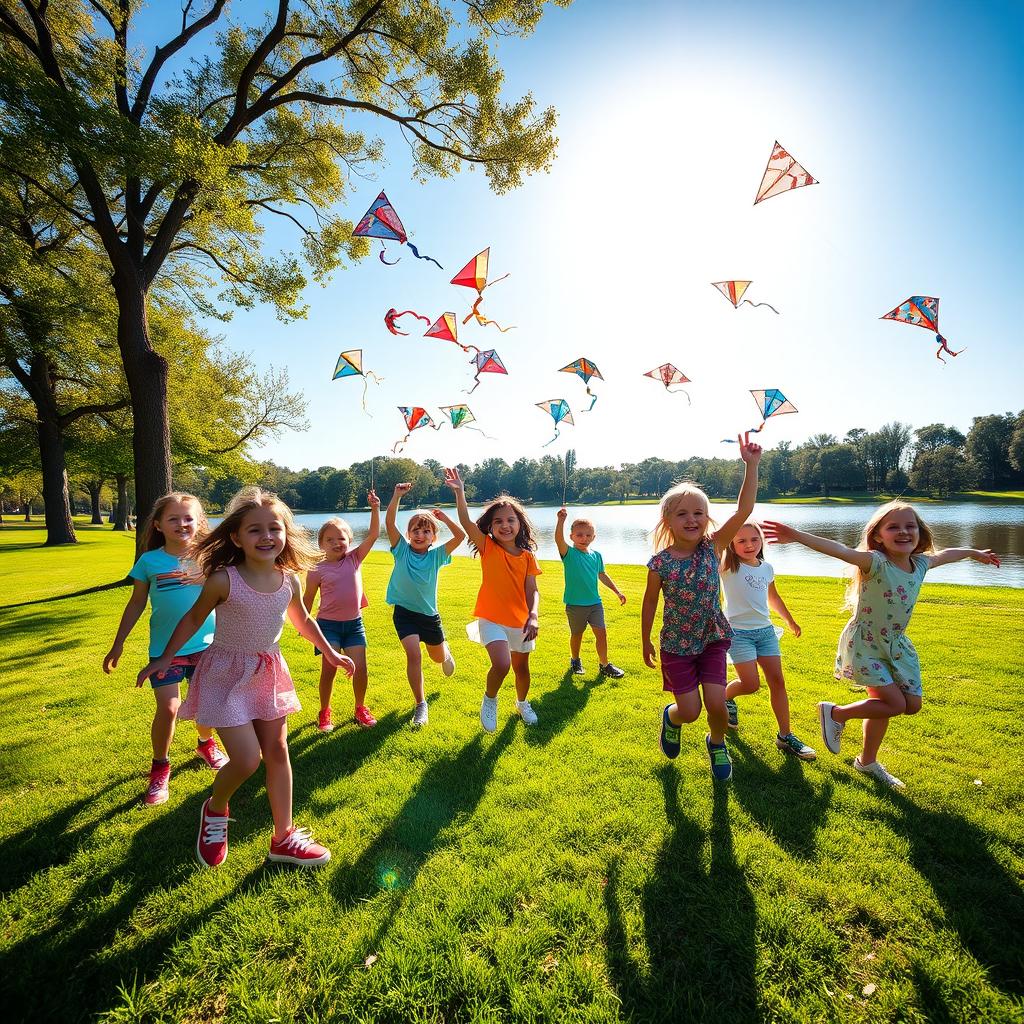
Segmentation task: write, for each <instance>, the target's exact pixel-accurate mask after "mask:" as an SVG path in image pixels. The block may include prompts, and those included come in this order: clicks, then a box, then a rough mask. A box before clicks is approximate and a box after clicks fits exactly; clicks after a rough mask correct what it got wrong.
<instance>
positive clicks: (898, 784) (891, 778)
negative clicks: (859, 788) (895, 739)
mask: <svg viewBox="0 0 1024 1024" xmlns="http://www.w3.org/2000/svg"><path fill="white" fill-rule="evenodd" d="M853 767H854V768H856V769H857V771H859V772H862V773H863V774H864V775H870V776H871V778H873V779H874V780H875V781H876V782H881V783H884V784H885V785H886V786H892V788H893V789H906V786H905V785H904V784H903V781H902V780H901V779H897V778H896V776H895V775H890V774H889V772H887V771H886V770H885V765H884V764H882V762H881V761H872V762H871V764H863V763H862V762H861V759H860V757H855V758H854V759H853Z"/></svg>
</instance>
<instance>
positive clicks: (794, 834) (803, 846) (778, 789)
mask: <svg viewBox="0 0 1024 1024" xmlns="http://www.w3.org/2000/svg"><path fill="white" fill-rule="evenodd" d="M729 743H730V747H731V749H732V751H733V755H734V759H735V762H736V767H735V770H734V771H733V775H732V786H733V791H734V792H735V793H736V799H737V800H738V801H739V802H740V804H741V805H742V806H743V809H744V810H745V811H746V812H747V814H749V815H750V816H751V817H752V818H753V819H754V820H755V821H756V822H757V823H758V825H759V826H760V827H761V829H762V830H763V831H764V832H766V833H768V834H769V835H770V836H771V837H772V838H773V839H774V840H775V841H776V842H777V843H778V844H779V845H780V846H781V847H783V849H785V850H786V852H787V853H789V854H790V855H792V856H794V857H799V858H801V859H808V858H811V857H813V856H814V854H815V849H816V839H817V834H818V831H819V829H821V828H822V826H823V825H824V823H825V819H826V818H827V817H828V811H829V806H830V805H831V803H832V782H831V781H830V780H828V779H824V780H823V781H820V784H819V785H817V786H816V785H815V784H814V783H813V782H812V781H811V780H810V779H809V778H808V776H807V774H806V773H807V772H808V771H810V772H814V771H815V769H814V767H813V765H814V762H813V761H809V762H802V761H800V759H799V758H797V757H794V756H793V755H792V754H786V753H784V752H783V751H781V750H780V751H779V755H778V756H779V758H780V760H781V762H782V763H781V764H780V765H779V767H778V768H775V767H773V766H772V765H770V764H769V763H768V762H767V761H765V760H763V759H762V758H760V757H758V755H757V754H756V753H754V751H753V750H752V749H751V747H750V746H748V745H747V743H746V742H745V741H744V740H743V738H742V737H741V736H739V735H737V734H735V733H733V734H732V735H731V736H730V737H729ZM818 778H819V780H820V779H821V773H820V772H819V773H818Z"/></svg>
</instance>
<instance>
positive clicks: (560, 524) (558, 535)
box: [555, 508, 569, 558]
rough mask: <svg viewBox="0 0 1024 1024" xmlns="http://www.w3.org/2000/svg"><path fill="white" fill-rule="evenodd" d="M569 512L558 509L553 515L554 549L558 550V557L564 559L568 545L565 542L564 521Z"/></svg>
mask: <svg viewBox="0 0 1024 1024" xmlns="http://www.w3.org/2000/svg"><path fill="white" fill-rule="evenodd" d="M568 515H569V510H568V509H565V508H560V509H559V510H558V512H557V513H556V515H555V547H556V548H558V557H559V558H565V553H566V552H567V551H568V550H569V545H568V544H566V542H565V520H566V517H567V516H568Z"/></svg>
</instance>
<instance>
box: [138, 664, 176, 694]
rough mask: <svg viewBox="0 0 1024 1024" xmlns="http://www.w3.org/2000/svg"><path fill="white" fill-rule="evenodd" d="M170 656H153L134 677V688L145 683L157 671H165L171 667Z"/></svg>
mask: <svg viewBox="0 0 1024 1024" xmlns="http://www.w3.org/2000/svg"><path fill="white" fill-rule="evenodd" d="M172 660H173V659H172V658H154V659H153V660H152V661H151V662H150V663H149V664H148V665H147V666H146V667H145V668H144V669H143V670H142V671H141V672H140V673H139V674H138V676H137V677H136V679H135V688H136V689H138V688H139V687H140V686H145V685H146V680H147V679H148V678H149V677H150V676H151V675H154V674H156V673H157V672H166V671H167V670H168V669H169V668H170V667H171V661H172Z"/></svg>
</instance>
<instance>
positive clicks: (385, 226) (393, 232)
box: [352, 192, 444, 270]
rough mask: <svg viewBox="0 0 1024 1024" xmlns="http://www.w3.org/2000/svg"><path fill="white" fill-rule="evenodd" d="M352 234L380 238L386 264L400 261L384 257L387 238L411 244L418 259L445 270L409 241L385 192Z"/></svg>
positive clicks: (389, 264) (382, 259)
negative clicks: (422, 254)
mask: <svg viewBox="0 0 1024 1024" xmlns="http://www.w3.org/2000/svg"><path fill="white" fill-rule="evenodd" d="M352 234H353V235H358V236H359V237H361V238H379V239H380V240H381V244H380V252H379V253H377V255H378V257H380V261H381V263H383V264H385V266H388V267H393V266H394V265H395V264H396V263H397V262H398V260H386V259H384V253H385V247H384V241H385V240H387V241H389V242H398V244H399V245H407V246H409V248H410V249H411V250H412V254H413V256H415V257H416V259H418V260H430V262H431V263H433V264H434V265H435V266H436V267H438V268H440V269H441V270H444V267H442V266H441V264H440V263H438V262H437V260H435V259H434V257H433V256H421V255H420V253H419V250H418V249H417V248H416V246H415V245H413V244H412V242H410V241H409V236H408V235H407V234H406V233H405V228H404V227H403V226H402V221H401V218H400V217H399V216H398V213H397V211H396V210H395V208H394V207H393V206H392V205H391V200H390V199H388V197H387V196H386V195H385V194H384V193H383V192H381V194H380V195H379V196H377V198H376V199H374V201H373V202H372V203H371V204H370V208H369V209H368V210H367V211H366V213H364V214H363V219H362V220H361V221H360V222H359V223H358V224H357V225H356V227H355V230H354V231H353V232H352Z"/></svg>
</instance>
